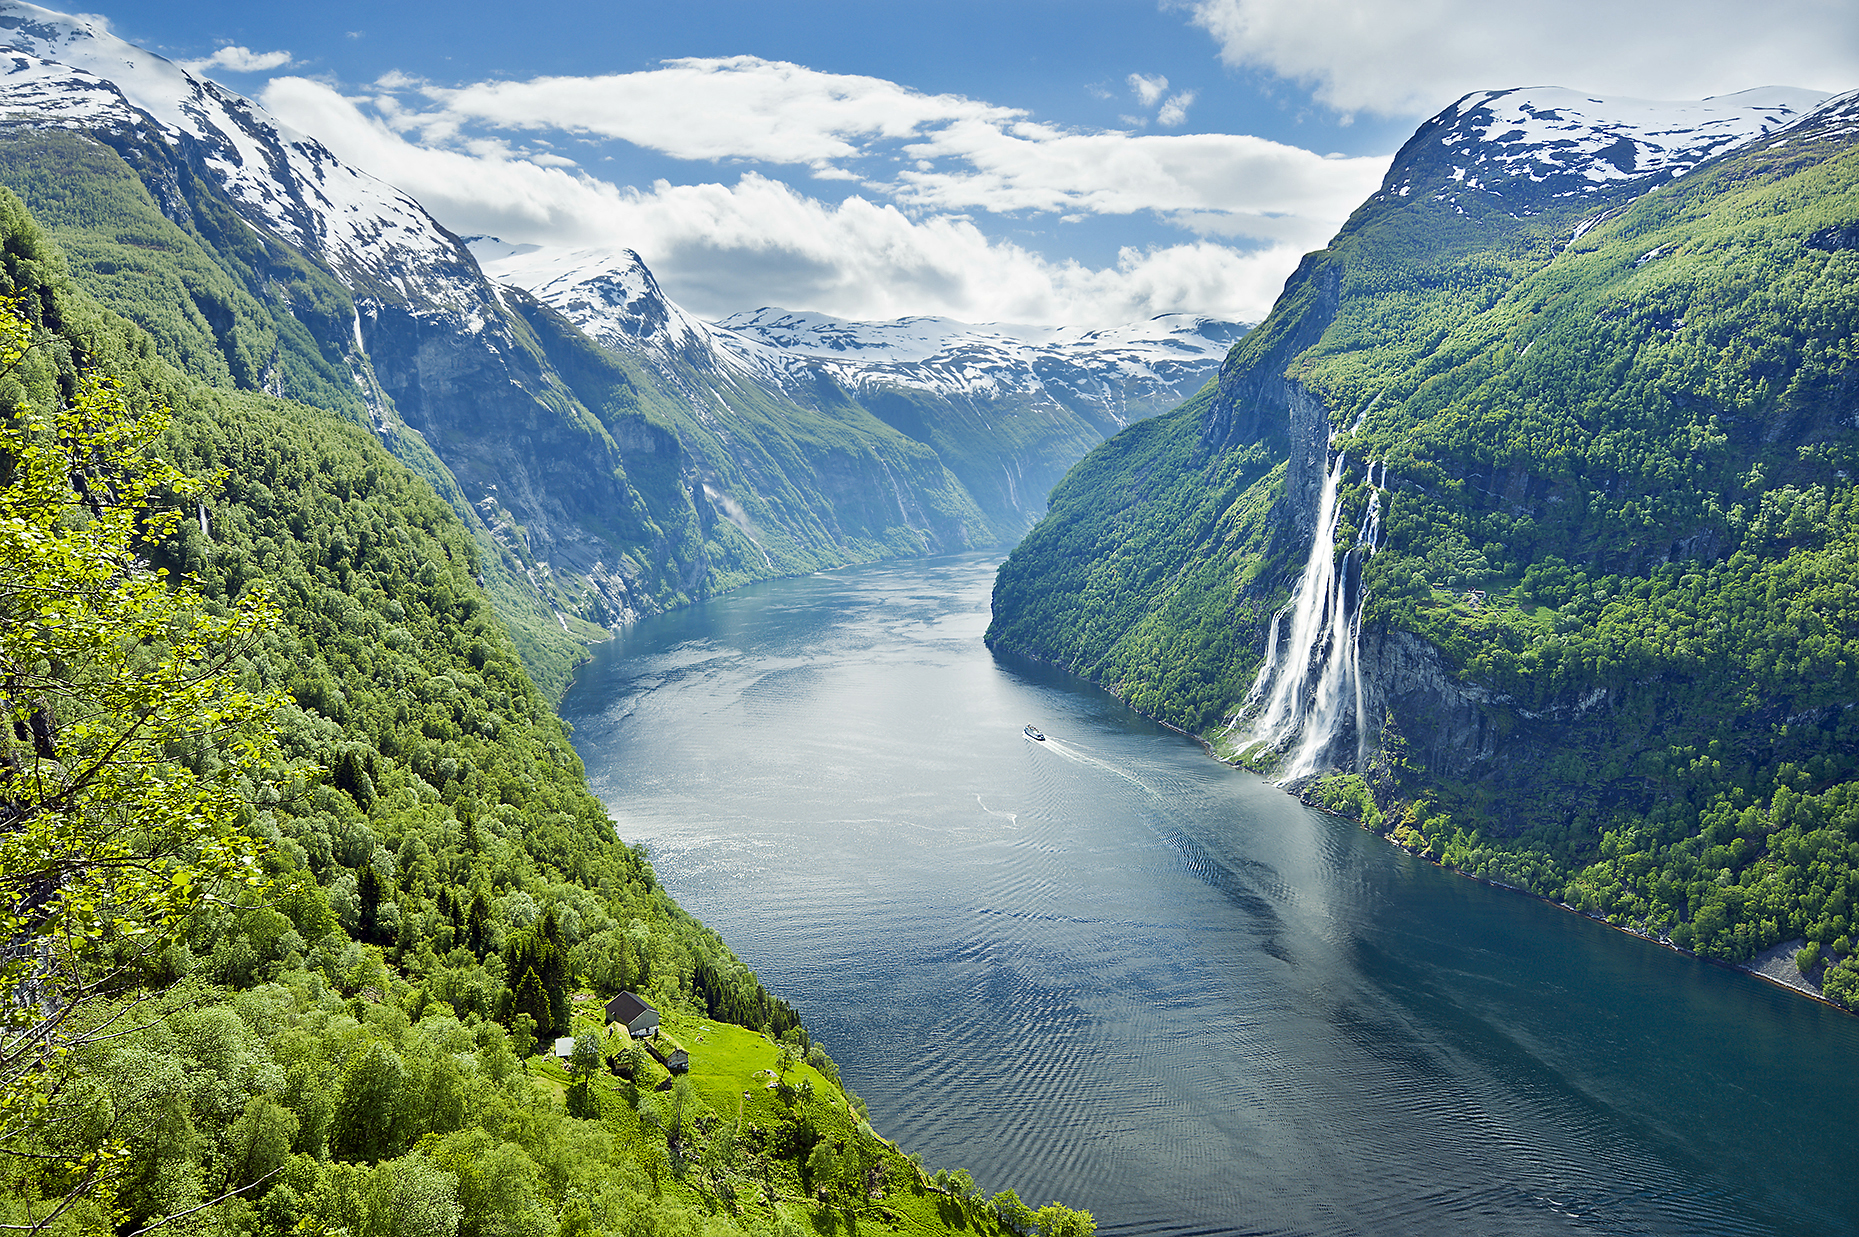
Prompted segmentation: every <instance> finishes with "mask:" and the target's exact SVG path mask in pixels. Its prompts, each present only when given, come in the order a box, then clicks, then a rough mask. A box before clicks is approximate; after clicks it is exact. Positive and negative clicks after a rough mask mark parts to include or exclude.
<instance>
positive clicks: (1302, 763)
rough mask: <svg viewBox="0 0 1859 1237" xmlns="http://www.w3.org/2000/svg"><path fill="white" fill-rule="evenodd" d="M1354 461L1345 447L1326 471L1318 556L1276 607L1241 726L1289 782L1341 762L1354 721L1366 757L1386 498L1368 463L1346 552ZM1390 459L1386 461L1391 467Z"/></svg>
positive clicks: (1315, 546)
mask: <svg viewBox="0 0 1859 1237" xmlns="http://www.w3.org/2000/svg"><path fill="white" fill-rule="evenodd" d="M1348 468H1349V460H1348V457H1347V456H1345V455H1344V454H1342V453H1340V452H1339V453H1338V454H1337V456H1336V459H1335V460H1334V461H1333V462H1332V463H1331V465H1330V468H1329V471H1328V472H1327V473H1326V474H1325V476H1324V478H1323V491H1322V497H1321V498H1320V499H1319V501H1318V504H1317V526H1316V530H1315V533H1314V535H1313V536H1312V538H1311V545H1310V557H1309V559H1308V560H1306V562H1305V564H1304V574H1303V576H1302V577H1300V578H1299V580H1298V583H1297V589H1296V591H1294V592H1293V593H1292V595H1291V600H1290V601H1289V602H1288V603H1287V604H1286V605H1285V607H1284V608H1283V609H1282V610H1279V611H1278V613H1276V614H1274V615H1272V621H1271V627H1270V630H1269V632H1268V634H1267V636H1266V642H1265V661H1264V662H1263V663H1262V664H1261V665H1260V666H1259V674H1258V677H1257V678H1256V679H1254V680H1253V684H1252V690H1251V691H1250V692H1248V693H1247V695H1246V700H1245V703H1244V704H1243V705H1241V706H1240V710H1239V712H1238V714H1237V715H1236V716H1235V718H1234V721H1233V725H1234V727H1235V728H1237V727H1240V726H1247V727H1249V730H1250V734H1251V737H1252V739H1253V740H1254V741H1255V742H1262V743H1264V744H1265V746H1266V748H1267V749H1269V750H1272V751H1276V752H1279V753H1281V755H1282V759H1281V761H1280V763H1279V765H1278V772H1279V774H1280V775H1281V776H1282V777H1283V778H1284V779H1285V780H1287V781H1288V780H1290V779H1292V778H1296V777H1302V776H1304V775H1306V774H1309V773H1315V772H1317V771H1318V770H1319V769H1320V768H1322V767H1324V766H1325V765H1326V764H1327V763H1332V762H1333V761H1334V760H1335V756H1334V749H1335V747H1336V745H1337V743H1338V742H1339V741H1340V740H1342V739H1343V738H1344V737H1345V736H1346V735H1347V734H1348V733H1349V732H1350V730H1351V729H1353V731H1354V737H1355V749H1356V750H1355V752H1354V757H1355V762H1354V763H1355V766H1356V767H1358V768H1360V767H1361V765H1362V764H1363V763H1364V762H1365V761H1366V758H1367V749H1368V734H1369V727H1368V717H1367V709H1366V708H1365V706H1364V702H1363V697H1362V674H1361V647H1360V637H1361V627H1362V611H1361V602H1362V564H1363V563H1364V562H1366V561H1367V560H1368V559H1369V558H1370V557H1371V556H1373V555H1374V553H1375V549H1376V547H1377V545H1378V544H1379V542H1380V537H1381V515H1382V508H1383V505H1384V501H1383V494H1382V489H1381V482H1380V479H1379V478H1378V476H1377V472H1376V466H1375V465H1373V464H1370V465H1369V466H1368V483H1369V486H1370V494H1369V499H1368V508H1367V510H1366V511H1365V512H1364V514H1363V517H1362V527H1361V530H1360V532H1359V533H1358V535H1357V537H1356V540H1355V544H1354V545H1353V546H1351V547H1350V548H1349V551H1348V552H1347V553H1345V554H1344V555H1342V557H1341V558H1338V557H1337V554H1336V533H1337V529H1338V527H1339V525H1340V524H1341V521H1342V504H1341V503H1340V502H1339V501H1338V498H1337V491H1338V490H1339V489H1340V488H1341V486H1342V481H1343V477H1344V475H1345V474H1346V473H1347V471H1348ZM1386 471H1387V469H1386V465H1383V466H1381V472H1382V474H1383V475H1385V473H1386Z"/></svg>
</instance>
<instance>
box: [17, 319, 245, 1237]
mask: <svg viewBox="0 0 1859 1237" xmlns="http://www.w3.org/2000/svg"><path fill="white" fill-rule="evenodd" d="M65 365H66V367H67V368H66V369H65V370H64V371H63V372H60V369H59V361H58V359H57V356H56V355H54V354H53V350H51V349H48V348H41V347H37V346H36V345H35V341H34V338H33V328H32V327H31V326H30V324H28V323H27V322H26V321H25V320H24V318H22V317H21V315H20V313H19V312H18V308H17V306H16V304H15V303H13V302H10V301H0V942H7V943H8V944H7V946H6V947H5V948H3V949H0V1010H4V1013H3V1014H0V1154H4V1155H6V1156H9V1157H14V1158H15V1162H16V1163H19V1162H23V1163H25V1164H29V1165H38V1166H39V1169H38V1170H37V1171H39V1177H40V1181H39V1185H38V1186H37V1187H34V1188H35V1190H37V1191H40V1192H41V1197H43V1198H45V1200H46V1201H48V1202H50V1203H51V1204H52V1205H51V1206H50V1207H48V1208H46V1209H45V1210H43V1211H38V1212H36V1214H38V1215H39V1216H40V1217H42V1218H40V1219H39V1220H38V1221H37V1223H36V1224H35V1225H34V1227H35V1228H43V1227H44V1226H45V1225H47V1224H50V1223H52V1222H54V1221H55V1220H56V1219H57V1218H58V1217H59V1216H60V1215H62V1214H63V1213H64V1211H65V1210H66V1209H67V1208H68V1207H69V1206H70V1205H71V1204H72V1203H73V1202H75V1200H76V1199H78V1198H80V1197H82V1196H84V1195H86V1194H88V1193H91V1192H92V1191H95V1190H96V1189H98V1188H99V1187H100V1186H101V1185H103V1184H104V1182H105V1181H106V1180H108V1179H109V1178H110V1177H111V1176H112V1175H113V1174H114V1172H115V1167H116V1166H117V1165H118V1164H119V1162H120V1160H121V1159H122V1144H121V1142H120V1140H119V1139H117V1138H116V1137H114V1136H112V1135H109V1134H105V1135H103V1136H101V1137H97V1138H88V1139H86V1140H84V1143H83V1144H82V1145H78V1146H69V1147H67V1150H68V1154H67V1153H66V1152H65V1151H56V1150H54V1148H55V1147H58V1146H60V1145H61V1144H60V1141H59V1140H60V1138H61V1133H60V1131H61V1130H69V1129H75V1128H78V1127H83V1126H88V1125H90V1124H91V1123H92V1122H93V1121H94V1114H93V1113H92V1112H90V1111H87V1109H88V1108H89V1105H88V1104H87V1103H86V1102H85V1099H84V1095H83V1088H82V1086H81V1085H79V1084H80V1080H81V1074H82V1070H83V1068H84V1063H85V1061H86V1060H87V1057H86V1054H85V1053H84V1051H83V1049H84V1048H85V1046H86V1045H88V1044H90V1043H93V1042H97V1041H100V1040H101V1039H102V1038H103V1037H105V1036H114V1035H120V1034H121V1033H122V1031H123V1030H124V1029H125V1028H126V1027H127V1026H129V1025H133V1022H134V1020H136V1019H137V1018H140V1017H144V1016H150V1015H155V1016H158V1014H159V1011H160V1003H159V1001H158V1000H157V998H156V993H158V991H159V988H160V983H159V980H160V978H161V977H162V976H163V974H164V973H167V974H172V968H169V967H167V966H165V965H164V964H163V962H162V959H163V957H164V955H165V954H166V953H167V951H168V950H169V949H170V947H172V946H173V945H175V944H176V943H177V942H179V941H180V940H181V939H182V937H183V935H184V934H185V931H186V929H187V926H188V924H189V923H190V922H191V921H192V920H193V919H194V917H195V916H196V915H197V914H198V913H199V912H200V911H201V909H202V908H203V907H205V906H206V905H208V904H209V903H211V902H214V901H225V900H228V899H236V898H240V897H243V898H247V899H251V898H253V897H254V896H255V894H256V893H257V892H258V891H259V889H260V888H261V887H262V885H263V880H262V877H261V875H260V872H259V869H258V866H257V854H258V847H257V844H256V843H255V842H254V841H253V840H252V839H251V838H250V837H248V836H246V835H245V834H244V833H243V832H242V831H241V830H240V829H239V828H238V827H237V823H238V822H239V821H240V820H241V819H242V811H243V798H242V793H241V792H242V789H243V785H242V783H245V782H247V781H248V779H259V778H262V777H263V775H264V770H265V768H266V767H267V766H268V764H269V763H270V762H271V760H272V758H273V754H274V753H275V750H276V749H275V744H274V743H273V741H272V740H271V737H270V733H269V729H268V725H269V717H270V712H271V709H272V706H273V702H272V701H271V700H270V699H268V698H260V697H257V696H254V695H252V694H250V693H248V692H246V691H244V690H241V689H240V688H239V687H238V685H237V683H236V680H235V669H236V666H237V663H238V660H239V658H240V656H241V654H242V653H243V652H244V651H245V650H246V649H247V648H249V647H250V646H251V644H252V642H253V641H254V640H255V638H256V635H257V633H258V632H260V631H261V630H263V629H264V628H266V627H268V626H270V625H273V623H274V622H275V619H274V615H273V612H272V610H271V609H270V607H269V605H268V603H267V602H266V600H265V598H264V596H263V595H262V592H261V591H258V590H248V592H247V593H246V595H245V596H244V597H243V598H242V599H241V600H239V601H238V602H236V603H234V604H232V605H230V606H216V605H213V604H210V603H208V601H207V600H206V599H205V598H203V597H202V596H201V595H200V594H199V592H198V591H197V590H196V589H195V588H194V587H193V586H192V585H191V584H190V583H189V582H188V581H186V580H176V579H172V578H169V577H168V576H167V574H166V572H165V571H158V570H152V569H150V568H149V566H148V565H147V563H146V562H145V561H144V560H143V558H142V556H141V551H143V550H146V549H148V548H149V547H150V546H152V545H153V544H155V543H156V542H158V541H160V540H161V539H162V538H163V537H165V536H168V535H169V534H171V533H172V532H173V531H174V529H175V528H176V527H177V525H178V523H179V521H180V519H181V513H180V511H179V510H178V509H177V508H176V507H175V506H174V505H173V504H176V503H178V502H181V501H187V502H190V503H192V502H200V501H203V500H204V497H205V494H206V492H207V489H208V486H209V484H210V483H211V481H212V479H208V481H195V480H190V479H188V478H186V477H184V476H182V475H181V474H180V473H179V472H178V471H177V470H176V469H174V468H173V467H172V466H170V465H168V464H166V463H163V462H161V461H158V460H156V459H154V458H152V457H151V455H150V451H151V449H152V447H153V445H154V444H155V443H156V442H157V441H158V440H159V439H160V437H161V435H162V433H163V432H164V430H165V429H166V426H167V414H166V410H165V409H163V408H160V407H154V406H149V407H143V408H140V409H136V408H132V407H131V406H130V400H129V398H128V397H127V396H126V395H125V394H124V393H123V391H122V390H121V389H120V388H119V387H118V386H117V385H115V384H114V383H113V382H112V381H111V380H110V379H109V378H108V377H107V376H105V375H103V374H101V373H99V372H97V371H96V369H95V368H94V367H90V366H87V365H85V364H84V363H83V362H82V361H80V362H77V363H73V362H70V361H66V362H65ZM61 392H63V393H65V394H63V395H62V396H61ZM164 504H168V505H166V506H164ZM150 981H155V983H154V986H153V987H151V986H150ZM48 1154H51V1155H52V1156H53V1158H54V1160H56V1161H57V1162H59V1163H60V1164H62V1168H61V1169H60V1170H59V1171H58V1172H56V1173H47V1172H45V1171H43V1169H44V1166H45V1165H47V1164H48V1163H49V1161H47V1160H46V1159H45V1157H46V1156H47V1155H48Z"/></svg>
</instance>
